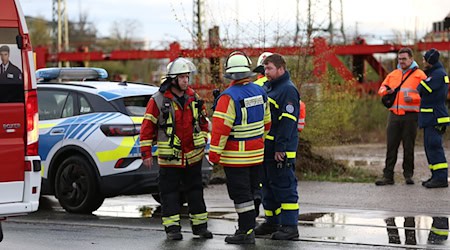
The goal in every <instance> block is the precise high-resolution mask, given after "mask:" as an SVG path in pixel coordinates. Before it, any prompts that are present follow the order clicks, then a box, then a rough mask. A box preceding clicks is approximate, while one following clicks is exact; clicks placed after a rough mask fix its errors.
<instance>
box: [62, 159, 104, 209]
mask: <svg viewBox="0 0 450 250" xmlns="http://www.w3.org/2000/svg"><path fill="white" fill-rule="evenodd" d="M93 168H94V166H92V165H91V164H90V163H89V162H88V161H87V160H86V159H85V158H83V157H80V156H71V157H69V158H67V159H66V160H64V161H63V163H62V164H61V166H60V167H59V169H58V171H57V172H56V181H55V195H56V197H57V198H58V200H59V203H60V204H61V206H62V207H63V208H64V209H65V210H66V211H68V212H71V213H81V214H89V213H92V212H93V211H95V210H97V209H98V208H99V207H100V206H101V205H102V203H103V201H104V200H105V198H104V197H103V195H101V194H100V192H99V188H98V184H97V181H96V178H95V172H94V170H93Z"/></svg>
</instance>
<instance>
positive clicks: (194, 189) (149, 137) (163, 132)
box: [140, 58, 213, 240]
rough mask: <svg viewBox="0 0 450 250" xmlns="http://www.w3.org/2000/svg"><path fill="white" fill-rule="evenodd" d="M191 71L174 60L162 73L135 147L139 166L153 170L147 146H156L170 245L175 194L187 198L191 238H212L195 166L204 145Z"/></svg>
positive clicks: (201, 109) (176, 236)
mask: <svg viewBox="0 0 450 250" xmlns="http://www.w3.org/2000/svg"><path fill="white" fill-rule="evenodd" d="M193 71H195V66H194V64H192V62H190V61H189V60H187V59H185V58H177V59H175V61H173V62H172V63H170V64H169V65H168V67H167V75H166V79H165V81H164V82H163V83H162V84H161V86H160V89H159V91H158V92H157V93H156V94H154V95H153V96H152V98H151V99H150V100H149V102H148V104H147V109H146V112H145V116H144V121H143V122H142V127H141V134H140V144H141V154H142V160H143V164H144V165H145V166H147V167H149V168H151V167H152V165H153V156H152V144H153V143H154V140H155V141H156V144H157V146H158V163H159V166H160V170H159V183H158V187H159V192H160V196H161V205H162V221H163V225H164V228H165V231H166V234H167V238H168V239H170V240H181V239H182V238H183V235H182V234H181V226H180V203H181V202H180V201H181V198H180V189H181V187H180V186H181V184H183V190H185V194H186V196H187V201H188V205H189V217H190V221H191V226H192V233H193V234H194V235H198V236H200V237H201V238H212V237H213V235H212V233H211V232H210V231H208V229H207V221H208V213H207V212H206V206H205V201H204V198H203V184H202V173H201V166H202V160H203V157H204V149H205V146H206V141H207V133H208V121H207V119H206V111H205V105H204V103H203V101H202V100H200V99H199V96H198V95H197V94H196V93H195V92H194V90H193V89H191V88H190V87H189V79H190V74H191V73H192V72H193Z"/></svg>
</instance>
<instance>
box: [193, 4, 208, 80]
mask: <svg viewBox="0 0 450 250" xmlns="http://www.w3.org/2000/svg"><path fill="white" fill-rule="evenodd" d="M193 5H194V6H193V10H194V13H193V22H192V23H193V29H192V30H193V35H194V37H195V40H196V46H197V48H198V49H200V50H201V51H203V50H204V49H205V47H204V43H203V29H202V28H203V17H204V13H203V9H204V0H194V3H193ZM196 61H197V62H196V64H197V69H198V73H199V78H200V79H199V81H200V83H204V82H205V81H206V72H205V69H206V66H205V62H204V60H203V57H200V58H199V59H198V60H196Z"/></svg>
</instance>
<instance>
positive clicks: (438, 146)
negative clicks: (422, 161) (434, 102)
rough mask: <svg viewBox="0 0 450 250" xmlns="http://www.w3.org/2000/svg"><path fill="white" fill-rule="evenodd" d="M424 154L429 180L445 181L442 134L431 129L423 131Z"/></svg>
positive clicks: (445, 162) (445, 161)
mask: <svg viewBox="0 0 450 250" xmlns="http://www.w3.org/2000/svg"><path fill="white" fill-rule="evenodd" d="M423 136H424V144H425V145H424V146H425V154H426V156H427V160H428V164H430V166H429V167H430V170H431V178H432V179H436V180H439V181H447V176H448V164H447V159H446V158H445V153H444V148H443V147H442V133H441V132H440V131H439V130H437V129H436V128H435V127H434V126H433V127H425V128H424V129H423Z"/></svg>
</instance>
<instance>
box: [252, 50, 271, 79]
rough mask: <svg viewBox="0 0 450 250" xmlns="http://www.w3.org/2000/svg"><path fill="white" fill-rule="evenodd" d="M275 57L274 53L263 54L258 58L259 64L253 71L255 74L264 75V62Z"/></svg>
mask: <svg viewBox="0 0 450 250" xmlns="http://www.w3.org/2000/svg"><path fill="white" fill-rule="evenodd" d="M271 55H273V53H272V52H263V53H262V54H261V55H260V56H259V57H258V63H257V64H256V68H255V69H253V72H257V73H260V74H263V75H264V60H265V59H266V58H267V57H268V56H271Z"/></svg>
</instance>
